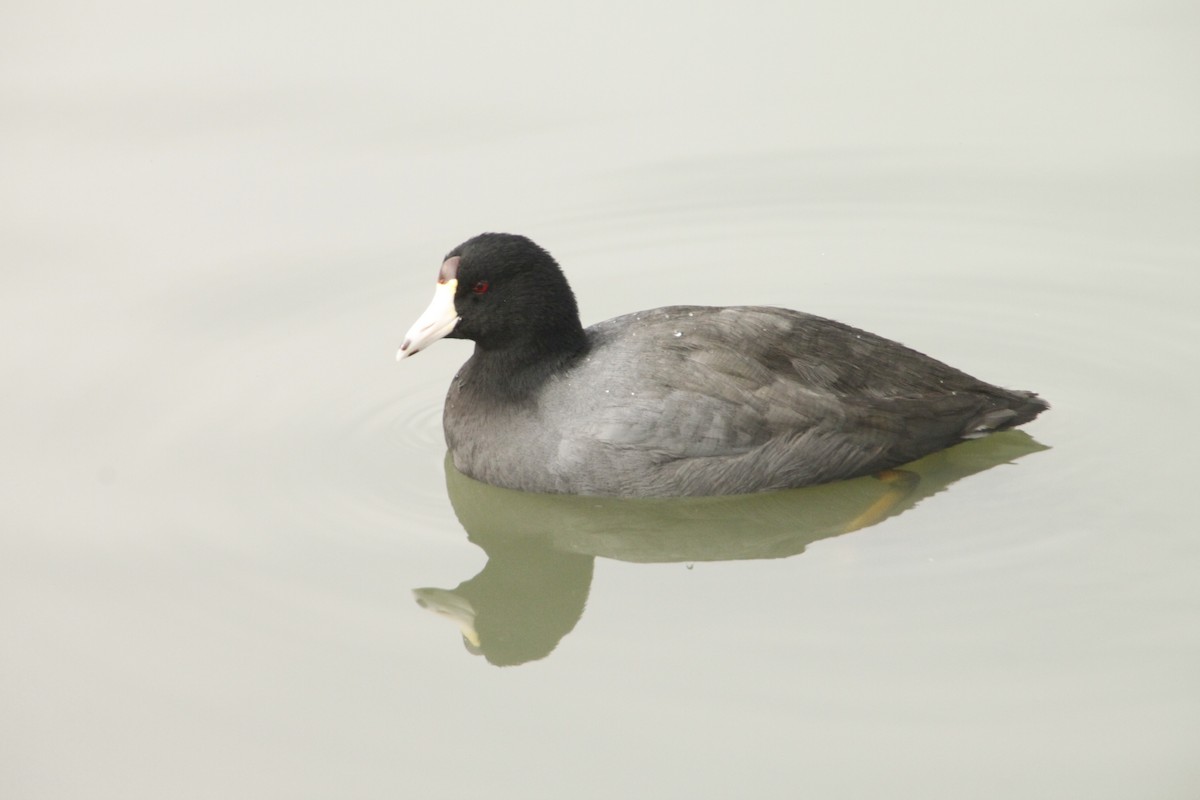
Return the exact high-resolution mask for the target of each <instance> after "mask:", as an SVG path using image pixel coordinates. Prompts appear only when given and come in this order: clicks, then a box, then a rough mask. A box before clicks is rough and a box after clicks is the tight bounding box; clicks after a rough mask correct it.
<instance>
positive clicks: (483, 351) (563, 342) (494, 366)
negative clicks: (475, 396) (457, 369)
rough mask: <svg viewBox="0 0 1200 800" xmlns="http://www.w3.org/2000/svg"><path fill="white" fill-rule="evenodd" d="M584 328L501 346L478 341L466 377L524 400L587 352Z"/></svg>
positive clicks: (491, 391)
mask: <svg viewBox="0 0 1200 800" xmlns="http://www.w3.org/2000/svg"><path fill="white" fill-rule="evenodd" d="M587 349H588V342H587V336H586V335H585V334H584V332H583V329H582V328H576V329H574V330H572V331H566V332H564V331H558V332H555V333H553V334H549V333H544V332H543V333H541V334H540V335H539V336H537V337H536V338H530V339H523V340H520V341H515V342H509V343H507V344H505V345H503V346H500V347H484V346H482V345H480V344H479V343H478V342H476V344H475V353H474V354H473V355H472V356H471V360H470V361H468V362H467V364H466V368H465V370H464V373H463V374H464V377H465V378H466V379H467V382H468V383H469V384H471V385H473V386H483V387H487V391H488V393H489V395H496V396H499V397H501V398H504V399H506V400H510V401H513V402H520V401H523V400H527V399H529V398H531V397H532V396H533V395H534V394H535V393H536V392H537V390H538V389H539V388H540V387H541V386H542V385H543V384H544V383H545V382H546V381H547V380H549V379H550V378H552V377H553V376H554V375H555V374H557V373H559V372H561V371H562V370H564V369H567V368H568V367H569V366H570V365H571V364H573V363H574V362H575V360H576V359H578V358H579V357H580V356H582V355H583V354H584V353H586V352H587Z"/></svg>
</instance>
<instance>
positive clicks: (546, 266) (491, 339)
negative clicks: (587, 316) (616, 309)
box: [439, 233, 583, 350]
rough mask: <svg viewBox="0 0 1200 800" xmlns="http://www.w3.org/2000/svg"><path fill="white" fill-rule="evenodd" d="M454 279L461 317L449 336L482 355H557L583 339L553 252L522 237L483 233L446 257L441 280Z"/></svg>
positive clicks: (576, 307)
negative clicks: (514, 350)
mask: <svg viewBox="0 0 1200 800" xmlns="http://www.w3.org/2000/svg"><path fill="white" fill-rule="evenodd" d="M456 259H457V260H456ZM448 272H453V273H454V274H447V273H448ZM450 278H454V279H457V281H458V287H457V289H456V290H455V293H454V308H455V311H456V312H457V313H458V316H459V321H458V324H457V325H455V326H454V329H453V330H452V331H451V332H450V333H449V334H448V336H450V337H453V338H459V339H472V340H474V341H475V343H476V344H477V345H478V346H479V347H480V348H481V349H483V350H498V349H504V348H510V347H513V346H521V347H531V348H534V349H537V350H542V349H551V350H556V349H559V346H560V345H563V344H568V345H572V346H574V345H575V344H576V343H577V342H578V341H579V340H580V339H581V338H582V335H583V329H582V326H581V325H580V323H579V308H578V306H577V305H576V303H575V295H574V294H573V293H572V292H571V287H570V286H569V285H568V284H567V279H566V277H565V276H564V275H563V273H562V270H561V269H559V266H558V263H557V262H556V261H555V260H554V258H553V257H552V256H551V255H550V254H549V253H547V252H546V251H545V250H543V249H542V248H540V247H538V246H537V245H536V244H534V243H533V242H532V241H530V240H529V239H527V238H525V237H524V236H517V235H515V234H511V233H482V234H480V235H479V236H476V237H474V238H473V239H468V240H467V241H465V242H463V243H462V244H460V245H459V246H458V247H456V248H454V249H453V250H451V251H450V252H449V253H447V254H446V261H445V263H444V264H443V268H442V274H441V275H440V276H439V280H447V279H450Z"/></svg>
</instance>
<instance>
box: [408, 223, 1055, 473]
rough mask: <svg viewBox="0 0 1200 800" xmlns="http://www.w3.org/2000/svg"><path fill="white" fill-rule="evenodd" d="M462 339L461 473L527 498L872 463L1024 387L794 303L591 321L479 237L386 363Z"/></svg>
mask: <svg viewBox="0 0 1200 800" xmlns="http://www.w3.org/2000/svg"><path fill="white" fill-rule="evenodd" d="M444 336H449V337H451V338H460V339H471V340H473V341H474V342H475V352H474V353H473V354H472V356H471V357H470V359H468V360H467V362H466V364H464V365H463V367H462V369H460V370H459V371H458V374H457V375H456V376H455V378H454V381H453V382H452V383H451V385H450V391H449V394H448V395H447V397H446V407H445V413H444V417H443V424H444V427H445V433H446V444H447V445H448V447H449V449H450V452H451V454H452V456H453V459H454V465H455V467H457V468H458V470H459V471H460V472H462V473H464V474H465V475H468V476H470V477H472V478H475V479H477V480H480V481H483V482H485V483H489V484H493V485H496V486H503V487H508V488H511V489H520V490H523V491H529V492H553V493H560V494H581V495H615V496H624V497H653V496H680V495H723V494H744V493H750V492H762V491H768V490H774V489H786V488H792V487H799V486H808V485H811V484H817V483H825V482H827V481H835V480H841V479H843V478H852V477H856V476H859V475H866V474H870V473H873V472H878V471H881V470H884V469H887V468H889V467H895V466H898V465H900V464H904V463H906V462H908V461H912V460H915V459H917V458H920V457H921V456H924V455H926V454H928V453H931V452H933V451H935V450H940V449H942V448H945V447H948V446H950V445H953V444H955V443H956V442H961V441H963V440H964V439H972V438H976V437H979V436H984V435H986V434H988V433H991V432H993V431H999V430H1004V429H1006V428H1011V427H1013V426H1015V425H1020V424H1022V423H1025V422H1028V421H1030V420H1031V419H1033V418H1034V417H1036V416H1037V415H1038V414H1039V413H1040V412H1042V411H1044V410H1045V409H1046V408H1048V407H1049V406H1048V404H1047V403H1046V402H1045V401H1044V400H1042V399H1041V398H1039V397H1038V396H1037V395H1036V394H1034V393H1032V392H1025V391H1012V390H1008V389H1002V388H1000V387H998V386H993V385H991V384H988V383H984V382H983V381H980V380H978V379H976V378H973V377H971V376H970V375H967V374H966V373H964V372H960V371H959V370H957V369H954V368H953V367H950V366H947V365H946V364H943V363H941V362H940V361H936V360H934V359H932V358H930V357H929V356H926V355H923V354H921V353H918V352H916V351H915V350H911V349H909V348H907V347H905V346H903V345H901V344H898V343H896V342H893V341H890V340H888V339H884V338H882V337H880V336H876V335H874V334H872V333H868V332H866V331H862V330H858V329H856V328H852V327H850V326H849V325H844V324H842V323H840V322H835V321H833V320H829V319H823V318H821V317H816V316H813V315H811V314H804V313H801V312H799V311H790V310H787V309H783V308H768V307H759V306H732V307H721V308H717V307H708V306H670V307H667V308H657V309H654V310H652V311H641V312H638V313H634V314H626V315H625V316H621V317H617V318H615V319H610V320H608V321H606V322H601V323H599V324H597V325H593V326H592V327H590V328H586V329H585V328H584V327H583V326H582V325H581V324H580V322H579V311H578V308H577V306H576V303H575V296H574V294H573V293H572V292H571V288H570V286H568V285H567V281H566V278H565V277H564V276H563V273H562V270H560V269H559V266H558V264H557V263H556V262H555V260H554V258H552V257H551V256H550V254H549V253H548V252H546V251H545V250H543V249H542V248H541V247H539V246H537V245H536V244H534V243H533V242H532V241H530V240H529V239H527V238H525V237H523V236H516V235H512V234H503V233H485V234H482V235H480V236H476V237H475V238H473V239H470V240H468V241H466V242H464V243H463V244H461V245H459V246H458V247H456V248H454V249H453V250H451V251H450V253H449V254H447V256H446V258H445V260H444V262H443V263H442V267H441V270H440V272H439V273H438V285H437V289H436V290H435V292H434V298H433V302H432V303H431V304H430V306H429V308H428V309H426V311H425V312H424V313H423V314H422V315H421V316H420V318H419V319H418V320H417V321H416V323H414V324H413V326H412V328H411V329H409V331H408V334H407V335H406V336H405V339H404V343H403V344H402V345H401V346H400V350H399V352H398V353H397V355H396V357H397V359H403V358H406V357H408V356H411V355H414V354H416V353H417V352H419V351H421V350H423V349H425V348H426V347H428V346H429V345H430V344H432V343H433V342H435V341H436V340H438V339H440V338H442V337H444Z"/></svg>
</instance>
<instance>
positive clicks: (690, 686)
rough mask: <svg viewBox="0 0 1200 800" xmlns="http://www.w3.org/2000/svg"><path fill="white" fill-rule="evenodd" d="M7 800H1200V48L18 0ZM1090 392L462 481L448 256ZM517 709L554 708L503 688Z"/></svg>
mask: <svg viewBox="0 0 1200 800" xmlns="http://www.w3.org/2000/svg"><path fill="white" fill-rule="evenodd" d="M4 17H5V23H4V25H3V26H2V27H3V29H4V34H3V40H4V43H3V47H0V53H2V55H0V97H2V99H3V107H4V109H5V113H4V114H3V117H2V118H0V126H2V127H0V136H2V141H0V145H2V146H0V160H2V161H3V173H4V175H5V179H4V181H3V184H4V188H3V190H2V196H0V197H2V199H0V202H2V206H0V210H2V213H0V220H2V221H0V237H2V241H3V253H4V261H3V266H2V269H3V273H2V276H3V291H2V292H0V314H2V315H3V319H4V320H5V323H6V324H5V331H6V334H7V335H6V336H4V337H3V339H2V340H0V354H2V355H3V359H4V362H3V363H4V373H5V376H6V391H5V392H4V393H3V394H2V395H0V419H2V420H3V422H2V423H0V424H2V425H3V442H4V458H3V459H2V460H0V469H2V470H3V473H2V476H0V477H2V480H0V493H2V494H3V506H2V508H0V514H2V515H3V516H2V518H0V520H2V522H3V525H2V530H0V587H2V589H0V591H2V593H3V600H2V603H0V636H2V638H0V641H2V642H3V649H2V651H0V720H2V721H0V754H2V755H0V794H2V795H3V796H4V797H11V798H63V797H87V798H163V797H170V798H182V797H197V798H201V797H204V798H208V797H247V798H276V797H278V798H302V797H303V798H310V797H311V798H326V797H353V798H383V797H430V798H461V797H467V796H472V795H477V794H487V795H488V796H492V797H504V798H509V797H511V798H517V797H520V798H527V797H572V798H581V797H587V798H591V797H596V798H610V797H617V796H632V797H689V798H690V797H712V798H724V797H733V796H745V797H755V798H775V797H778V798H790V797H796V796H801V795H803V796H814V797H891V798H922V799H924V798H964V797H970V798H1014V797H1021V798H1062V797H1088V798H1129V797H1139V798H1193V797H1196V796H1200V764H1198V762H1197V760H1196V755H1195V754H1196V752H1197V749H1198V746H1200V679H1198V678H1197V676H1200V626H1198V625H1197V619H1198V613H1200V582H1198V581H1197V579H1196V575H1197V570H1198V568H1200V537H1198V536H1197V535H1196V530H1195V528H1196V526H1195V523H1194V521H1193V517H1194V515H1193V514H1192V513H1191V511H1190V507H1189V506H1188V504H1187V502H1185V501H1188V500H1189V498H1190V497H1192V496H1193V495H1194V488H1193V484H1194V479H1193V477H1192V474H1191V469H1192V466H1193V461H1194V458H1193V456H1194V450H1195V448H1194V442H1195V438H1196V434H1195V432H1194V427H1195V426H1194V417H1195V407H1196V402H1197V400H1196V398H1197V396H1200V378H1198V374H1200V370H1198V367H1200V364H1198V362H1197V358H1196V356H1195V352H1194V349H1195V342H1196V341H1197V338H1198V337H1200V317H1198V315H1197V308H1198V307H1200V277H1198V276H1200V272H1198V268H1200V226H1198V225H1197V220H1198V219H1200V100H1198V99H1197V98H1200V85H1198V81H1197V77H1198V76H1200V60H1198V58H1197V55H1196V49H1195V46H1194V42H1195V38H1196V35H1197V34H1198V33H1200V14H1197V12H1196V11H1195V10H1194V9H1192V8H1190V7H1185V6H1184V5H1181V4H1174V5H1172V4H1159V5H1155V6H1146V5H1145V4H1142V3H1132V2H1124V3H1122V2H1113V3H1106V4H1103V5H1101V6H1097V5H1096V4H1092V3H1082V2H1080V3H1070V2H1065V3H1052V4H1049V5H1046V4H1034V3H1018V4H1017V5H1015V6H1014V5H1012V4H1009V5H1006V6H1004V7H1003V8H1001V7H996V8H995V9H994V10H993V9H991V8H990V7H988V8H985V7H984V6H979V7H978V8H977V9H976V10H961V11H957V12H955V11H953V10H952V9H948V8H934V7H919V8H918V7H905V8H903V9H900V8H897V9H893V8H892V7H891V6H890V5H888V4H882V3H880V4H874V5H872V4H859V5H853V6H844V5H841V4H823V5H811V6H805V7H804V8H796V9H794V10H783V9H777V10H772V11H770V12H766V11H762V10H759V11H754V10H748V9H746V8H744V6H743V5H741V4H732V3H730V4H724V3H714V4H708V5H707V6H706V7H705V8H703V9H701V10H696V9H694V8H692V7H691V6H687V7H684V6H681V5H663V6H646V5H645V4H642V3H639V4H636V5H635V4H627V5H625V4H617V5H610V6H606V7H605V9H604V11H603V12H601V11H599V10H596V11H593V12H585V11H581V10H577V9H571V8H568V7H566V6H560V5H559V4H549V3H542V4H536V3H535V4H530V5H528V6H527V7H525V8H523V9H522V10H520V11H513V10H511V9H508V10H504V11H500V10H497V9H493V8H492V7H491V6H489V5H484V4H469V5H468V7H462V8H460V7H455V8H454V9H452V10H450V9H448V10H441V9H439V8H437V7H435V5H431V4H425V5H424V6H417V5H414V6H411V7H409V6H406V5H405V6H394V5H393V4H382V3H380V4H365V5H360V6H356V7H354V8H353V9H349V10H347V9H344V8H340V7H339V9H338V10H337V11H336V12H335V11H333V10H327V11H305V12H303V13H300V12H299V10H298V9H297V8H296V7H293V6H291V5H284V4H276V3H252V4H245V3H239V4H223V3H220V2H218V3H216V4H214V3H207V4H203V6H201V5H196V6H195V7H191V8H187V7H176V6H172V7H171V9H170V10H167V9H163V8H158V7H149V6H147V7H142V6H136V5H134V4H118V5H117V6H111V5H110V6H106V7H105V9H104V10H90V9H86V8H83V7H76V6H75V5H73V4H41V5H38V6H32V5H26V6H23V7H20V8H13V9H6V11H5V12H4ZM482 230H511V231H516V232H522V233H525V234H527V235H530V236H532V237H533V238H535V240H537V241H539V242H540V243H541V244H543V245H544V246H546V247H547V248H548V249H550V250H551V252H553V253H554V254H555V255H556V256H557V257H558V258H559V260H560V262H561V263H562V264H563V265H564V268H565V269H566V271H567V274H568V276H569V278H570V279H571V281H572V283H573V285H574V287H575V290H576V293H577V295H578V297H579V299H580V304H581V309H582V313H583V316H584V319H585V322H588V323H590V322H595V321H599V320H601V319H605V318H607V317H610V316H614V315H616V314H619V313H623V312H626V311H631V310H636V309H639V308H650V307H654V306H659V305H666V304H672V303H707V304H732V303H748V304H754V303H762V304H772V305H784V306H791V307H795V308H802V309H804V310H807V311H811V312H815V313H820V314H824V315H826V316H832V317H835V318H838V319H842V320H845V321H846V322H850V323H852V324H855V325H858V326H860V327H864V328H868V329H871V330H873V331H876V332H878V333H881V334H883V335H886V336H890V337H892V338H896V339H899V340H901V341H903V342H905V343H906V344H909V345H911V346H914V347H916V348H918V349H920V350H924V351H926V352H928V353H930V354H932V355H934V356H936V357H938V358H941V359H943V360H946V361H948V362H950V363H952V364H955V365H957V366H960V367H963V368H965V369H967V370H969V371H970V372H972V373H974V374H976V375H978V376H980V377H982V378H984V379H987V380H991V381H994V382H997V383H1001V384H1005V385H1009V386H1013V387H1017V388H1030V389H1035V390H1037V391H1039V392H1041V393H1042V394H1043V395H1044V396H1045V397H1047V398H1048V399H1049V400H1050V401H1051V403H1052V404H1053V406H1054V407H1053V409H1052V411H1051V412H1049V413H1047V414H1045V415H1044V416H1043V417H1042V418H1041V419H1039V420H1037V421H1036V422H1035V423H1034V424H1032V425H1029V426H1027V428H1026V429H1025V431H1024V432H1023V433H1014V434H1010V435H1005V436H999V437H993V438H991V439H987V440H983V441H980V442H975V443H972V444H970V445H968V446H964V447H962V448H958V449H955V450H952V451H949V452H947V453H944V454H941V455H940V456H937V457H934V458H931V459H926V460H925V461H923V462H920V463H918V464H917V465H915V466H914V467H913V473H914V474H915V475H916V478H915V479H912V480H908V481H900V482H897V483H893V484H884V483H881V482H880V481H876V480H874V479H870V478H868V479H862V480H859V481H852V482H848V483H846V484H841V485H836V486H830V487H819V488H816V489H811V490H802V491H799V492H787V493H780V494H776V495H769V496H762V497H752V498H732V499H723V500H704V499H701V500H695V501H689V502H649V503H619V502H613V501H597V500H590V499H579V498H544V497H528V496H522V495H519V494H515V493H512V492H505V491H501V490H496V489H492V488H490V487H486V486H480V485H478V484H475V483H473V482H471V481H469V480H466V479H464V478H462V477H461V476H458V475H455V474H453V473H452V472H451V473H449V474H448V473H447V471H446V470H445V468H444V462H443V458H444V447H443V444H442V440H441V425H440V414H441V402H442V396H443V394H444V392H445V389H446V387H447V385H448V383H449V380H450V377H451V375H452V374H453V373H454V371H455V370H456V369H457V367H458V366H459V364H460V363H461V362H462V361H463V360H464V359H465V358H466V357H467V355H468V353H469V345H468V344H466V343H463V342H450V341H446V342H441V343H439V344H437V345H436V346H435V347H433V348H431V349H430V350H429V351H428V352H426V353H423V354H422V355H420V356H419V357H417V358H414V359H411V360H409V361H406V362H405V363H403V364H400V365H397V364H396V363H395V362H394V361H393V353H394V351H395V348H396V346H397V345H398V344H399V341H400V338H401V336H402V334H403V332H404V331H405V329H406V328H407V327H408V325H409V323H410V322H411V321H412V319H414V318H415V316H416V315H417V314H418V313H419V312H420V311H421V309H422V308H423V307H424V306H425V304H426V302H427V301H428V298H429V295H430V293H431V289H432V285H433V280H434V276H435V274H436V270H437V267H438V265H439V264H440V261H441V257H442V254H443V253H444V252H445V251H446V250H448V249H449V248H450V247H452V246H453V245H455V244H457V243H458V242H459V241H461V240H463V239H465V238H467V237H468V236H470V235H473V234H475V233H477V232H479V231H482ZM501 665H505V666H501Z"/></svg>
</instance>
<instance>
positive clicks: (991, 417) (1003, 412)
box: [962, 391, 1050, 439]
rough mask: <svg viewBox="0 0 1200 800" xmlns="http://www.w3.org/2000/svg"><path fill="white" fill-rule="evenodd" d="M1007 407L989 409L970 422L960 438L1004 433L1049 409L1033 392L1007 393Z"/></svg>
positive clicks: (974, 437)
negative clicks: (998, 432) (997, 432)
mask: <svg viewBox="0 0 1200 800" xmlns="http://www.w3.org/2000/svg"><path fill="white" fill-rule="evenodd" d="M1007 395H1008V396H1007V398H1006V399H1007V400H1008V401H1009V402H1008V404H1007V405H1005V406H1002V407H1000V408H989V409H988V410H987V411H984V412H983V413H982V414H980V415H979V416H978V417H975V418H974V419H972V420H971V422H969V423H968V424H967V426H966V428H965V429H964V430H963V433H962V438H964V439H978V438H980V437H981V436H987V435H988V434H989V433H994V432H996V431H1005V430H1008V429H1009V428H1015V427H1016V426H1018V425H1024V424H1025V423H1026V422H1029V421H1030V420H1032V419H1034V418H1035V417H1036V416H1037V415H1038V414H1040V413H1042V412H1043V411H1045V410H1046V409H1048V408H1049V407H1050V404H1049V403H1047V402H1046V401H1045V400H1043V399H1042V398H1040V397H1038V396H1037V394H1036V393H1034V392H1024V391H1015V392H1008V393H1007Z"/></svg>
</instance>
